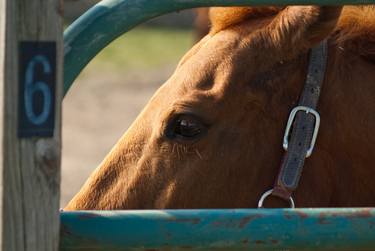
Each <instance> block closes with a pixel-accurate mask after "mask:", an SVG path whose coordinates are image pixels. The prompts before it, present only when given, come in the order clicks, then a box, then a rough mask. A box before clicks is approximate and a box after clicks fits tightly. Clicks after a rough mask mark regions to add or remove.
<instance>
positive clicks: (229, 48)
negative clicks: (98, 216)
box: [65, 6, 375, 210]
mask: <svg viewBox="0 0 375 251" xmlns="http://www.w3.org/2000/svg"><path fill="white" fill-rule="evenodd" d="M210 15H211V20H212V29H211V32H210V34H209V35H207V36H206V37H205V38H203V39H202V40H201V41H200V42H199V43H198V44H197V45H195V46H194V47H193V48H192V49H191V50H190V51H189V52H188V53H187V54H186V55H185V56H184V57H183V59H182V60H181V62H180V63H179V65H178V67H177V69H176V71H175V73H174V74H173V75H172V76H171V78H170V79H169V80H168V81H167V82H166V83H165V84H164V85H163V86H162V87H161V88H160V89H159V90H158V92H157V93H156V94H155V95H154V97H153V98H152V99H151V100H150V102H149V104H148V105H147V106H146V107H145V108H144V110H143V111H142V113H141V114H140V115H139V117H138V118H137V119H136V121H135V122H134V123H133V125H132V126H131V127H130V128H129V129H128V131H127V132H126V134H125V135H124V136H123V137H122V138H121V139H120V140H119V142H118V143H117V144H116V145H115V147H114V148H113V149H112V151H111V152H110V153H109V155H108V156H107V157H106V158H105V160H104V161H103V162H102V164H101V165H100V166H99V167H98V168H97V170H96V171H95V172H94V173H93V174H92V176H91V177H90V178H89V180H88V181H87V182H86V184H85V185H84V187H83V188H82V190H81V191H80V192H79V193H78V194H77V195H76V196H75V197H74V198H73V200H72V201H71V202H70V203H69V204H68V206H67V207H66V208H65V209H66V210H79V209H130V208H132V209H135V208H136V209H142V208H233V207H256V205H257V201H258V199H259V197H260V195H261V194H262V193H263V192H264V191H266V190H268V189H269V188H271V187H272V185H273V182H274V180H275V177H276V175H277V173H278V168H279V165H280V161H281V157H282V154H283V150H282V136H283V131H284V128H285V124H286V120H287V118H288V114H289V112H290V110H291V109H292V108H293V107H294V106H296V104H297V102H298V98H299V95H300V93H301V90H302V87H303V83H304V79H305V77H306V69H307V59H308V50H309V49H310V48H311V47H312V46H314V45H316V44H317V43H319V42H320V41H321V40H323V39H325V38H328V43H329V55H328V68H327V73H326V76H325V81H324V84H323V89H322V95H321V100H320V103H319V106H318V110H319V112H320V114H321V119H322V121H321V129H320V133H319V136H318V140H317V144H316V147H315V151H314V153H313V155H312V156H311V157H310V158H309V159H307V160H306V164H305V168H304V171H303V174H302V178H301V182H300V186H299V187H298V189H297V191H296V192H295V194H294V196H295V200H296V204H297V206H298V207H344V206H345V207H346V206H375V181H374V177H375V165H374V163H375V161H374V156H375V8H374V6H365V7H352V6H348V7H344V8H343V9H342V8H341V7H317V6H288V7H285V8H274V7H269V8H250V7H249V8H213V9H212V10H211V13H210ZM191 135H193V136H194V137H192V136H191ZM271 204H274V205H279V206H282V205H284V204H279V202H277V201H271Z"/></svg>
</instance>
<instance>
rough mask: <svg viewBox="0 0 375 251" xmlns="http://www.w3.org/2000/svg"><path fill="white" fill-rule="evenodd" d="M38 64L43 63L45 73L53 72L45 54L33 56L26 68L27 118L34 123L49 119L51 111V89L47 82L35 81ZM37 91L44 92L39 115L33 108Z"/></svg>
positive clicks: (25, 97)
mask: <svg viewBox="0 0 375 251" xmlns="http://www.w3.org/2000/svg"><path fill="white" fill-rule="evenodd" d="M36 64H42V65H43V71H44V73H45V74H51V66H50V64H49V62H48V59H47V58H46V57H45V56H43V55H37V56H35V57H33V58H32V60H31V61H30V63H29V64H28V65H27V68H26V76H25V92H24V99H25V109H26V116H27V118H28V119H29V120H30V121H31V122H32V123H33V124H34V125H41V124H43V123H44V122H46V121H47V119H48V116H49V114H50V112H51V91H50V88H49V87H48V85H47V84H46V83H45V82H43V81H36V82H34V69H35V65H36ZM37 91H40V92H41V93H42V94H43V110H42V112H41V113H40V114H39V115H36V114H35V113H34V110H33V103H34V93H35V92H37Z"/></svg>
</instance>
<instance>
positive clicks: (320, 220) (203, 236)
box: [60, 208, 375, 251]
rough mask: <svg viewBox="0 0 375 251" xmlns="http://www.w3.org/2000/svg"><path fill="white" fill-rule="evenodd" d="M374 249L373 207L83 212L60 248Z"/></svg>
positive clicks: (75, 215)
mask: <svg viewBox="0 0 375 251" xmlns="http://www.w3.org/2000/svg"><path fill="white" fill-rule="evenodd" d="M182 249H184V250H187V249H189V250H213V249H225V250H245V249H246V250H249V249H251V250H375V209H370V208H359V209H348V208H345V209H344V208H343V209H294V210H292V209H236V210H166V211H159V210H145V211H82V212H63V213H62V214H61V244H60V250H61V251H67V250H148V251H151V250H153V251H156V250H182Z"/></svg>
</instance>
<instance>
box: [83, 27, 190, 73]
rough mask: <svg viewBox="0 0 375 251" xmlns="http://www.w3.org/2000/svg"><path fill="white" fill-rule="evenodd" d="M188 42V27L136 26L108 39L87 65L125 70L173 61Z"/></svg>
mask: <svg viewBox="0 0 375 251" xmlns="http://www.w3.org/2000/svg"><path fill="white" fill-rule="evenodd" d="M191 46H192V31H191V30H179V29H168V28H160V27H140V28H136V29H134V30H132V31H130V32H128V33H126V34H125V35H123V36H121V37H120V38H118V39H117V40H116V41H114V42H113V43H111V44H110V45H109V46H108V47H107V48H105V49H104V50H103V51H102V52H101V53H100V54H99V55H97V56H96V58H95V59H94V60H93V61H92V63H91V65H90V67H94V68H97V67H111V68H113V70H128V69H149V68H153V67H158V66H162V65H166V64H177V62H178V61H179V59H180V58H181V57H182V56H183V55H184V54H185V52H186V51H187V50H188V49H189V48H190V47H191Z"/></svg>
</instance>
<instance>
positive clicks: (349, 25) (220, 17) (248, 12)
mask: <svg viewBox="0 0 375 251" xmlns="http://www.w3.org/2000/svg"><path fill="white" fill-rule="evenodd" d="M283 9H284V7H275V6H270V7H214V8H211V9H210V21H211V32H210V33H211V34H215V33H217V32H219V31H222V30H225V29H228V28H230V27H232V26H234V25H237V24H240V23H242V22H244V21H247V20H249V19H256V18H262V17H271V16H275V15H277V14H278V13H279V12H280V11H282V10H283ZM334 32H336V33H338V34H339V36H336V37H335V38H336V39H337V41H338V42H340V43H342V42H346V41H349V40H353V39H361V38H363V39H364V40H366V41H373V42H375V5H365V6H345V7H344V8H343V11H342V14H341V16H340V19H339V21H338V23H337V25H336V28H335V29H334ZM373 53H374V52H373Z"/></svg>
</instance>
